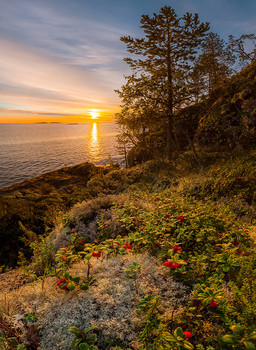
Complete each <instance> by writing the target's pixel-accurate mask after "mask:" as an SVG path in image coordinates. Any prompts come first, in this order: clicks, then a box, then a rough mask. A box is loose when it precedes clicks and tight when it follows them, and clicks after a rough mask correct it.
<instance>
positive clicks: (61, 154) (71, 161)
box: [0, 123, 121, 188]
mask: <svg viewBox="0 0 256 350" xmlns="http://www.w3.org/2000/svg"><path fill="white" fill-rule="evenodd" d="M116 135H117V127H116V125H115V124H114V123H86V124H0V188H3V187H5V186H8V185H11V184H14V183H17V182H20V181H22V180H24V179H26V178H32V177H35V176H38V175H41V174H42V173H45V172H47V171H51V170H56V169H58V168H61V167H63V166H69V165H75V164H78V163H82V162H86V161H88V162H91V163H94V164H107V163H109V156H111V159H112V160H113V161H117V162H119V163H120V161H121V157H120V155H119V154H118V151H117V150H116V148H115V147H116V145H117V142H116Z"/></svg>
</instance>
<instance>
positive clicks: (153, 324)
mask: <svg viewBox="0 0 256 350" xmlns="http://www.w3.org/2000/svg"><path fill="white" fill-rule="evenodd" d="M160 302H161V297H160V296H159V295H158V296H155V297H152V296H147V297H145V298H143V299H141V300H140V302H139V306H138V311H139V312H144V313H145V314H146V315H145V321H144V325H143V329H142V331H141V333H140V338H141V342H142V344H143V345H144V346H145V348H146V349H147V350H150V349H152V350H155V349H173V350H182V349H187V350H189V349H190V350H192V349H194V347H193V345H192V344H191V343H190V342H189V341H187V340H186V337H185V335H184V333H183V331H182V329H181V328H180V327H178V328H177V329H175V331H174V332H173V334H171V333H170V332H168V330H167V329H168V327H167V324H166V323H165V322H164V320H163V319H161V318H160V317H159V313H158V309H157V308H158V306H159V304H160Z"/></svg>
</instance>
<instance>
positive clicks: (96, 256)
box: [92, 252, 101, 258]
mask: <svg viewBox="0 0 256 350" xmlns="http://www.w3.org/2000/svg"><path fill="white" fill-rule="evenodd" d="M92 256H93V257H94V258H100V256H101V252H92Z"/></svg>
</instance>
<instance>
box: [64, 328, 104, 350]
mask: <svg viewBox="0 0 256 350" xmlns="http://www.w3.org/2000/svg"><path fill="white" fill-rule="evenodd" d="M96 329H97V327H95V326H94V327H89V328H87V329H86V330H85V331H83V330H82V329H80V328H78V327H75V326H72V327H69V329H68V331H69V332H70V333H72V334H74V335H75V337H76V339H75V340H74V341H73V343H72V344H71V349H79V350H97V349H98V347H97V346H96V345H94V344H95V343H96V342H97V337H96V335H95V334H93V331H94V330H96Z"/></svg>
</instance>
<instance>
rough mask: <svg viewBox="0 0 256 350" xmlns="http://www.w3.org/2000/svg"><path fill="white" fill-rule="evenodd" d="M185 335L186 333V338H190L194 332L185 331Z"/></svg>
mask: <svg viewBox="0 0 256 350" xmlns="http://www.w3.org/2000/svg"><path fill="white" fill-rule="evenodd" d="M183 335H184V338H185V339H189V338H191V335H192V334H191V333H190V332H183Z"/></svg>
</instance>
